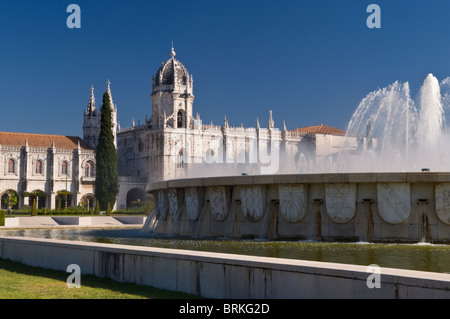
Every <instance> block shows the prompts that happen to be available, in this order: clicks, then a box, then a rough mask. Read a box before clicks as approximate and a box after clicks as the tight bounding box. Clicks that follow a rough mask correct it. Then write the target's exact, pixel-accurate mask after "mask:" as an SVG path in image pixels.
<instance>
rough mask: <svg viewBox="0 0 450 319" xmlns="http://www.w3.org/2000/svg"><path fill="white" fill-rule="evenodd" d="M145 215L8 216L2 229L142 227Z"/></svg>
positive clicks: (0, 227) (0, 228)
mask: <svg viewBox="0 0 450 319" xmlns="http://www.w3.org/2000/svg"><path fill="white" fill-rule="evenodd" d="M145 219H146V217H145V216H28V217H7V218H6V219H5V226H0V230H2V229H18V228H53V227H72V228H73V227H91V228H95V227H97V228H98V227H121V228H123V227H130V228H136V227H142V226H143V225H144V223H145Z"/></svg>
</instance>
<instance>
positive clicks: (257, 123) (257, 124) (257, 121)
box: [256, 118, 259, 129]
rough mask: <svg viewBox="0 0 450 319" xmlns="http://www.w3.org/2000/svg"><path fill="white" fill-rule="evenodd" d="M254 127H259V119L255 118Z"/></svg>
mask: <svg viewBox="0 0 450 319" xmlns="http://www.w3.org/2000/svg"><path fill="white" fill-rule="evenodd" d="M256 128H257V129H259V119H258V118H256Z"/></svg>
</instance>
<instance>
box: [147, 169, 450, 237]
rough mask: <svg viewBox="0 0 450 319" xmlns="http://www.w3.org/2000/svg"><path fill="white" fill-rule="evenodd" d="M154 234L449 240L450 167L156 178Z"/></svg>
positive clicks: (150, 222)
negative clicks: (444, 170)
mask: <svg viewBox="0 0 450 319" xmlns="http://www.w3.org/2000/svg"><path fill="white" fill-rule="evenodd" d="M147 191H148V192H150V193H152V194H153V195H154V196H153V198H154V200H155V203H154V204H155V205H154V210H153V211H152V213H151V214H150V216H149V217H148V218H147V220H146V223H145V225H144V227H143V231H145V232H148V233H151V234H154V235H173V236H188V237H192V236H196V237H217V238H221V237H224V238H261V239H295V240H308V239H314V240H333V241H336V240H351V241H373V242H423V241H425V242H434V243H449V242H450V173H432V172H421V173H351V174H308V175H258V176H232V177H211V178H198V179H180V180H171V181H164V182H159V183H154V184H150V185H148V186H147Z"/></svg>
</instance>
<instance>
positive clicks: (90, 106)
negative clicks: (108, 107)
mask: <svg viewBox="0 0 450 319" xmlns="http://www.w3.org/2000/svg"><path fill="white" fill-rule="evenodd" d="M94 111H95V96H94V86H93V85H91V96H90V97H89V103H88V106H87V109H86V114H92V113H93V112H94Z"/></svg>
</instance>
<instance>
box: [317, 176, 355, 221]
mask: <svg viewBox="0 0 450 319" xmlns="http://www.w3.org/2000/svg"><path fill="white" fill-rule="evenodd" d="M325 204H326V209H327V213H328V216H329V217H330V218H331V220H333V221H334V222H336V223H347V222H349V221H350V220H351V219H352V218H353V217H354V216H355V213H356V184H355V183H350V184H348V183H333V184H326V185H325Z"/></svg>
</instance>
